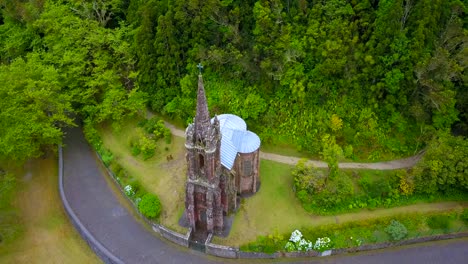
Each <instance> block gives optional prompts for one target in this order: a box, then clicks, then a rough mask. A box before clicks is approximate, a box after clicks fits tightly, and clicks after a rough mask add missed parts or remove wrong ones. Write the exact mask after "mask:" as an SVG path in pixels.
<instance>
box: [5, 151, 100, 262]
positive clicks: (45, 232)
mask: <svg viewBox="0 0 468 264" xmlns="http://www.w3.org/2000/svg"><path fill="white" fill-rule="evenodd" d="M14 174H15V175H17V177H16V179H17V183H18V190H17V192H16V194H15V195H14V196H13V197H12V198H13V201H14V206H15V209H16V210H17V212H18V217H17V219H16V225H17V228H19V229H20V230H21V232H20V233H19V234H18V236H16V237H15V238H14V240H12V241H9V242H8V243H3V244H2V243H0V263H100V262H101V261H100V260H99V259H98V258H97V256H96V255H95V254H94V253H93V252H92V251H91V249H90V248H89V247H88V245H86V243H85V242H84V240H82V239H81V237H80V236H79V234H78V233H77V232H76V231H75V229H74V227H73V226H72V225H71V223H70V221H69V220H68V217H67V215H66V214H65V211H64V210H63V207H62V204H61V201H60V197H59V193H58V188H57V182H58V179H57V159H56V157H48V158H45V159H42V158H41V159H36V160H32V161H29V162H27V163H26V165H25V169H23V168H19V169H16V170H15V171H14Z"/></svg>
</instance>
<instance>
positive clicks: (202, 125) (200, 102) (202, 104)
mask: <svg viewBox="0 0 468 264" xmlns="http://www.w3.org/2000/svg"><path fill="white" fill-rule="evenodd" d="M209 127H210V113H209V112H208V103H207V102H206V96H205V87H204V86H203V78H202V75H201V74H199V75H198V92H197V113H196V115H195V131H196V133H197V134H198V135H206V133H205V132H204V131H206V130H207V129H208V128H209Z"/></svg>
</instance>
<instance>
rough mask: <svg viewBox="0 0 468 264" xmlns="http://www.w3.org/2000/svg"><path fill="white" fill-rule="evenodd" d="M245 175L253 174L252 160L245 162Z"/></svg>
mask: <svg viewBox="0 0 468 264" xmlns="http://www.w3.org/2000/svg"><path fill="white" fill-rule="evenodd" d="M243 169H244V173H243V174H244V176H250V174H252V161H250V160H246V161H244V163H243Z"/></svg>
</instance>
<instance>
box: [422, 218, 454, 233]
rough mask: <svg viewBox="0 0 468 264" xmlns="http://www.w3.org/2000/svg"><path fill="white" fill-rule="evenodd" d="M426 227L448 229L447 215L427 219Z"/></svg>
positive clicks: (448, 219)
mask: <svg viewBox="0 0 468 264" xmlns="http://www.w3.org/2000/svg"><path fill="white" fill-rule="evenodd" d="M427 225H428V226H429V227H430V228H432V229H444V230H445V229H448V227H449V225H450V217H449V216H448V215H434V216H430V217H429V218H428V219H427Z"/></svg>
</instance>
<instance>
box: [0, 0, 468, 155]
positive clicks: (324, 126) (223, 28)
mask: <svg viewBox="0 0 468 264" xmlns="http://www.w3.org/2000/svg"><path fill="white" fill-rule="evenodd" d="M0 8H1V12H0V83H1V85H0V107H1V113H0V125H1V127H0V156H8V157H14V158H15V159H19V160H23V159H25V158H28V157H33V156H37V155H39V154H40V153H41V150H42V149H43V148H44V146H48V145H51V144H57V143H60V142H61V138H62V131H61V128H62V127H63V126H67V125H72V124H73V118H72V116H76V115H79V116H81V118H83V119H87V120H88V122H103V121H106V120H109V121H114V122H118V121H119V120H121V119H122V117H123V116H125V115H129V114H134V113H136V112H138V111H142V110H143V109H144V107H145V106H149V107H150V108H151V109H152V110H154V111H156V112H158V113H160V114H163V115H166V116H168V117H170V118H173V119H179V120H182V121H185V120H189V121H190V120H192V118H193V115H194V113H195V103H196V99H195V98H196V97H195V92H196V74H197V72H198V71H197V70H196V67H195V66H196V64H198V63H199V62H201V63H202V64H204V65H205V70H206V71H205V72H204V75H205V78H204V79H205V85H206V90H207V96H208V100H209V106H210V109H211V111H212V113H218V114H221V113H224V112H229V113H234V114H237V115H240V116H241V117H243V118H244V119H245V120H246V121H247V123H248V125H249V127H251V129H252V130H254V131H256V132H257V133H258V134H259V135H260V137H261V138H262V140H263V142H269V143H285V144H291V145H294V146H296V147H297V148H298V149H299V150H303V151H307V152H309V153H313V154H319V153H322V152H324V151H325V150H324V149H323V144H324V143H323V142H322V139H323V138H324V137H327V138H330V139H331V138H333V140H334V141H335V142H336V144H338V145H339V146H340V147H341V148H342V149H343V150H345V152H346V153H345V154H346V156H348V157H359V158H363V159H370V160H374V159H379V158H381V157H382V156H384V155H385V156H404V155H410V154H413V153H414V152H415V151H417V150H418V149H420V148H421V147H422V146H424V145H425V144H426V143H427V142H428V140H429V139H430V138H432V137H433V136H434V135H435V134H437V133H438V131H449V130H451V129H455V130H457V131H461V133H466V131H467V130H468V127H467V120H468V116H467V111H466V110H467V105H468V104H467V102H468V94H467V91H468V89H466V83H467V80H468V79H467V76H468V75H467V71H466V67H467V62H468V61H467V58H468V56H467V55H468V54H467V52H468V51H467V50H468V49H467V43H468V37H467V25H468V22H467V21H468V20H467V9H466V8H467V7H466V4H465V3H464V2H463V1H459V0H381V1H374V0H349V1H346V0H327V1H321V0H313V1H305V0H287V1H279V0H258V1H237V0H205V1H200V0H184V1H182V0H173V1H167V0H150V1H142V0H86V1H82V0H43V1H36V0H22V1H13V0H0Z"/></svg>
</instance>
